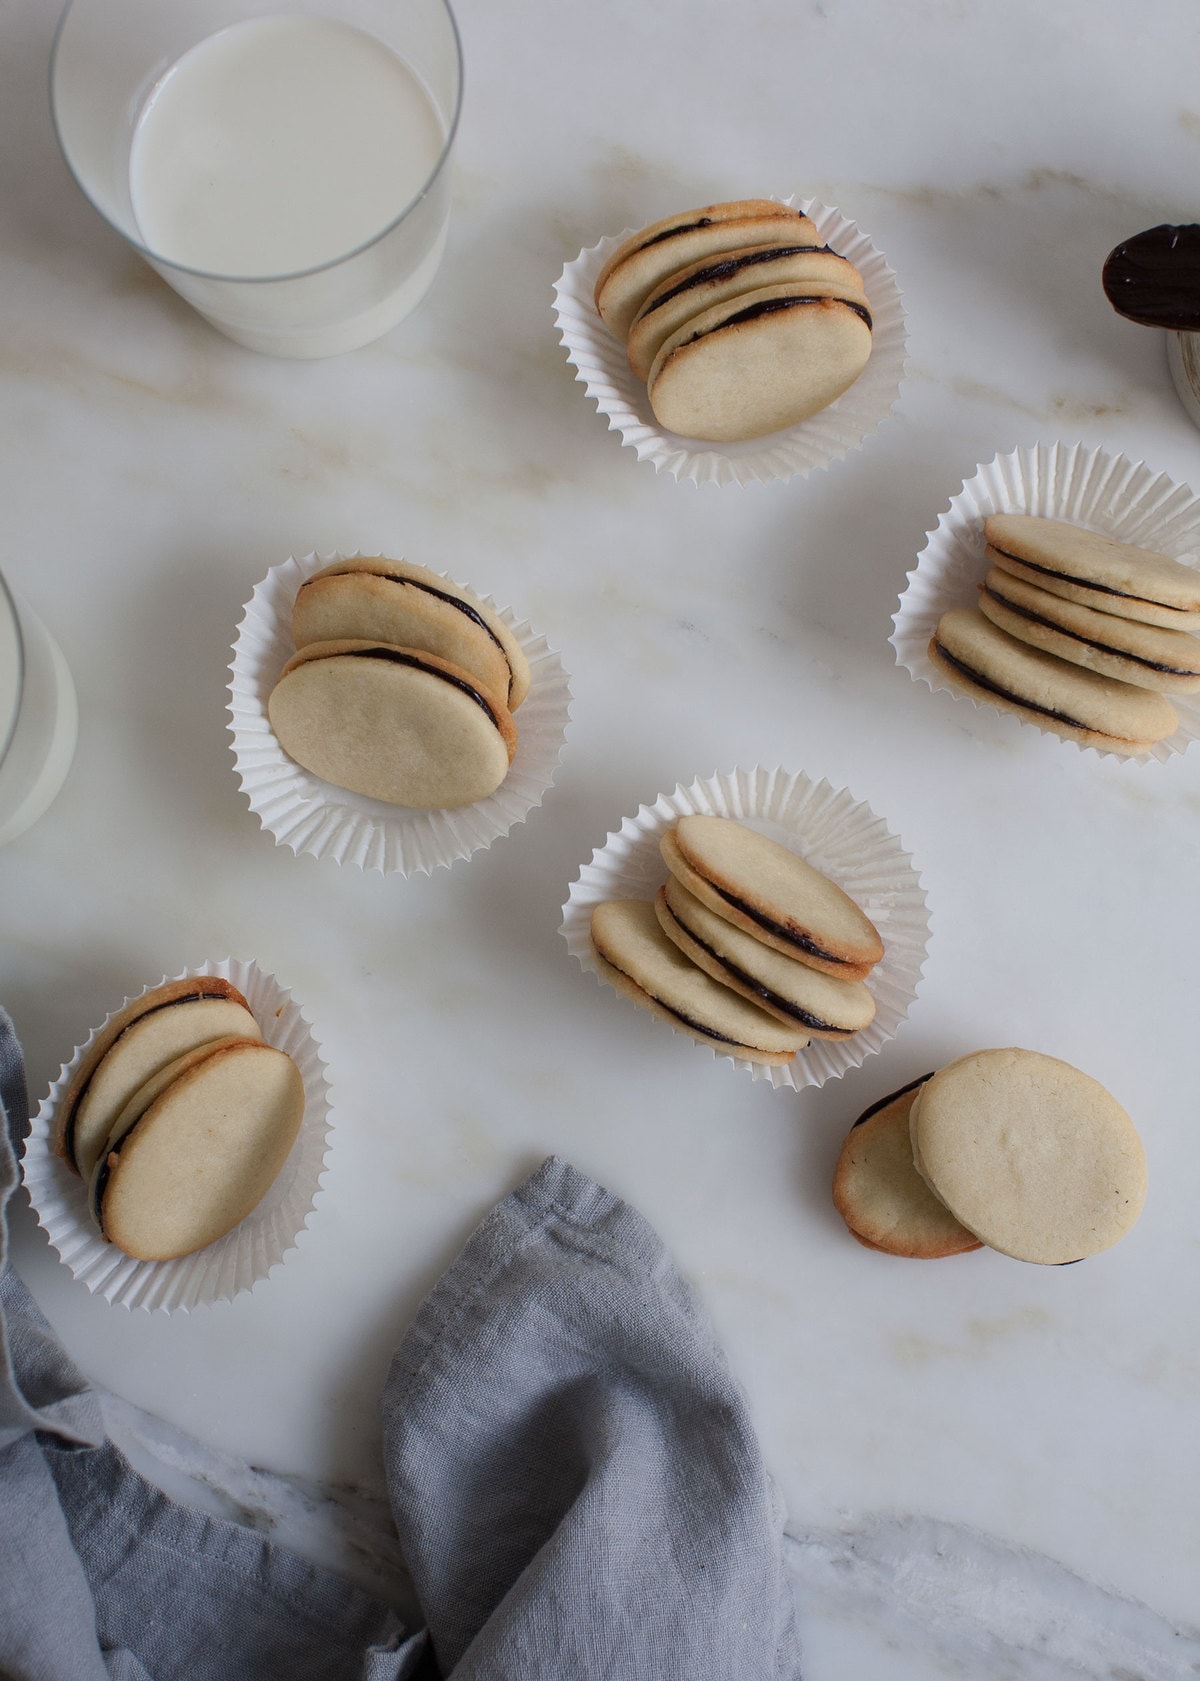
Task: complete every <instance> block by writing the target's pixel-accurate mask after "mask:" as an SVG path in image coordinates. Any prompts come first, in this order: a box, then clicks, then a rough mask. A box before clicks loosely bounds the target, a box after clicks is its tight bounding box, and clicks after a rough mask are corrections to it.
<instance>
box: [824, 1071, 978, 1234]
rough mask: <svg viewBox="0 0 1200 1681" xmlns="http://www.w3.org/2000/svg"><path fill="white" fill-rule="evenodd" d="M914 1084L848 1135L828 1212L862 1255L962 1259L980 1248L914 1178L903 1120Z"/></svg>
mask: <svg viewBox="0 0 1200 1681" xmlns="http://www.w3.org/2000/svg"><path fill="white" fill-rule="evenodd" d="M930 1077H931V1076H930V1075H928V1074H923V1075H922V1076H921V1078H920V1079H918V1080H914V1081H912V1083H911V1084H910V1085H907V1086H903V1087H902V1088H901V1089H900V1090H899V1091H896V1092H891V1093H889V1095H888V1096H887V1097H883V1098H880V1100H879V1102H878V1103H874V1104H872V1105H871V1107H870V1108H869V1109H867V1110H865V1111H864V1113H863V1114H861V1115H860V1116H859V1117H858V1119H857V1121H855V1123H854V1126H853V1127H852V1128H851V1130H850V1133H849V1135H848V1136H847V1138H846V1141H845V1143H844V1144H843V1145H842V1151H841V1155H840V1156H839V1157H838V1163H837V1168H836V1170H835V1172H834V1176H833V1201H834V1206H835V1208H836V1209H837V1211H838V1213H839V1214H840V1215H841V1216H842V1219H843V1220H844V1221H845V1222H846V1225H847V1228H848V1229H849V1231H850V1234H851V1236H852V1237H854V1238H856V1239H857V1240H858V1242H859V1243H861V1244H862V1245H863V1247H864V1248H866V1249H878V1250H880V1251H881V1252H882V1253H884V1254H887V1255H903V1256H905V1257H907V1258H909V1259H912V1260H937V1259H939V1258H941V1257H944V1256H949V1255H965V1254H967V1253H969V1252H970V1251H971V1250H973V1249H981V1248H982V1247H983V1245H982V1243H981V1241H980V1239H979V1238H977V1237H976V1236H975V1234H974V1233H973V1232H970V1231H968V1230H967V1228H966V1227H965V1226H964V1225H963V1224H962V1223H961V1221H959V1220H956V1219H955V1217H954V1215H953V1214H951V1212H950V1210H949V1209H948V1208H947V1207H946V1205H945V1203H943V1202H942V1201H941V1200H940V1199H939V1198H938V1197H936V1196H935V1195H934V1193H933V1192H932V1191H931V1190H930V1188H929V1186H928V1185H927V1184H926V1183H925V1181H924V1179H922V1177H921V1175H920V1174H919V1173H918V1172H917V1169H916V1166H915V1164H914V1162H913V1153H912V1142H911V1139H910V1136H909V1115H910V1111H911V1109H912V1106H913V1103H914V1102H915V1100H916V1098H917V1095H918V1093H919V1092H920V1089H921V1087H922V1086H923V1085H924V1084H925V1082H926V1081H927V1080H928V1079H930Z"/></svg>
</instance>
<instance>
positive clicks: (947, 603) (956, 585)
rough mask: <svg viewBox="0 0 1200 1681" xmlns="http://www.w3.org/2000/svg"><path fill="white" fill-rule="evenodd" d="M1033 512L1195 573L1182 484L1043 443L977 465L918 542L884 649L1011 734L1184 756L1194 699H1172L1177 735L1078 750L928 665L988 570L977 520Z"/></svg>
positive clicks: (1194, 522) (1196, 519)
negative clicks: (950, 615) (940, 635)
mask: <svg viewBox="0 0 1200 1681" xmlns="http://www.w3.org/2000/svg"><path fill="white" fill-rule="evenodd" d="M998 513H1007V514H1036V515H1037V516H1038V517H1039V518H1043V519H1061V520H1067V521H1069V522H1070V523H1071V524H1072V525H1082V526H1087V527H1088V528H1089V529H1090V530H1092V531H1099V532H1102V533H1103V534H1104V535H1105V536H1107V537H1115V538H1116V539H1117V540H1118V542H1122V543H1135V544H1136V545H1137V546H1138V547H1139V548H1143V549H1157V550H1158V551H1159V552H1160V553H1162V554H1167V555H1170V556H1171V557H1172V558H1173V559H1175V560H1178V561H1181V562H1182V563H1183V564H1184V565H1186V566H1197V567H1200V501H1197V499H1196V497H1195V496H1194V495H1193V493H1192V492H1191V490H1189V489H1188V487H1187V486H1186V485H1181V484H1176V483H1175V482H1174V480H1172V479H1169V478H1167V476H1166V474H1165V473H1155V472H1152V471H1151V469H1150V468H1149V467H1147V466H1146V464H1145V462H1144V461H1130V460H1129V459H1128V458H1127V457H1126V456H1124V455H1109V454H1108V453H1107V452H1106V451H1105V450H1102V449H1085V448H1084V447H1083V445H1082V444H1062V443H1046V444H1035V445H1032V446H1029V447H1026V448H1022V449H1016V450H1014V451H1013V452H1012V454H1011V455H1001V456H997V457H996V459H995V460H994V461H989V462H987V463H986V464H985V465H984V466H981V467H977V468H976V470H975V472H974V474H973V475H972V477H971V478H969V479H968V480H967V481H966V483H965V484H964V485H963V487H962V489H961V490H960V491H958V493H957V494H956V495H955V496H954V497H952V498H951V501H950V506H949V507H948V508H947V509H946V511H945V512H944V513H943V514H942V515H941V517H940V518H939V520H938V522H937V525H936V526H935V527H934V528H933V530H932V531H930V532H929V533H928V534H927V536H926V538H925V546H924V548H923V549H922V550H921V553H920V554H919V556H918V557H917V564H916V567H915V569H914V570H913V571H912V572H910V573H909V574H908V582H907V584H906V585H905V588H904V592H903V594H902V595H901V597H900V606H899V609H898V611H897V613H896V615H895V617H894V619H893V621H892V622H893V624H894V626H895V629H894V631H893V633H892V637H891V644H892V647H893V648H894V649H895V650H896V661H897V663H898V664H899V665H902V666H903V667H904V669H905V670H906V671H907V672H908V674H909V675H910V677H912V678H913V679H914V681H916V682H918V683H927V684H928V685H929V687H930V688H931V689H933V690H934V692H935V693H936V692H938V691H941V690H945V691H946V692H947V693H949V694H951V695H953V697H954V698H955V700H956V701H960V702H965V703H967V704H969V705H972V706H976V707H980V706H982V707H988V709H989V710H991V711H994V712H998V713H999V715H1000V716H1001V717H1003V718H1004V719H1005V721H1006V723H1007V724H1010V725H1011V726H1012V727H1013V728H1014V729H1036V730H1039V731H1040V732H1041V734H1043V735H1049V736H1053V738H1054V740H1055V741H1059V742H1061V743H1062V745H1063V746H1064V747H1069V748H1070V749H1071V750H1072V751H1078V752H1086V753H1096V754H1099V755H1101V756H1103V757H1106V758H1114V759H1117V760H1121V761H1124V760H1128V759H1130V758H1133V759H1134V762H1135V763H1136V762H1140V761H1142V760H1145V759H1153V760H1156V761H1157V762H1158V763H1159V764H1163V763H1165V762H1166V761H1167V760H1168V759H1171V758H1174V756H1175V755H1176V754H1178V753H1182V752H1184V751H1185V749H1186V748H1187V746H1188V744H1189V743H1190V742H1192V741H1195V740H1196V738H1197V736H1198V735H1200V696H1197V695H1169V696H1168V697H1167V698H1168V699H1169V700H1170V702H1171V705H1172V706H1173V707H1174V708H1175V711H1176V713H1177V714H1178V716H1179V728H1178V729H1177V730H1176V731H1175V734H1174V735H1171V736H1168V737H1167V739H1166V740H1165V741H1160V742H1157V743H1156V744H1155V745H1154V746H1153V747H1151V748H1149V749H1148V750H1147V751H1146V752H1145V753H1143V754H1138V755H1136V756H1134V755H1131V754H1124V753H1118V752H1115V751H1114V750H1113V749H1111V748H1107V747H1085V746H1083V745H1082V744H1081V743H1079V742H1075V741H1068V740H1066V739H1064V738H1063V737H1062V736H1059V735H1056V734H1055V732H1054V731H1053V730H1048V729H1045V728H1043V726H1042V725H1041V724H1039V723H1038V722H1037V720H1036V719H1035V718H1034V717H1032V716H1030V717H1028V718H1025V717H1020V718H1018V717H1017V716H1016V715H1015V714H1014V713H1011V712H1008V711H1007V710H1002V709H1000V708H998V707H992V706H990V703H989V702H988V701H986V700H985V699H984V698H983V697H982V696H979V697H976V696H974V695H968V694H964V693H963V692H962V691H961V690H959V689H956V688H954V687H953V686H952V685H951V684H950V683H948V682H947V680H946V679H945V677H943V676H942V674H941V672H940V671H938V670H937V668H936V667H935V666H934V665H933V663H932V661H931V660H930V658H929V654H928V651H927V650H928V647H929V641H930V638H931V637H932V636H933V633H934V631H935V630H936V629H937V623H938V620H939V619H940V618H941V616H942V614H943V613H944V612H946V611H947V609H948V608H951V607H974V606H975V605H976V603H977V601H978V586H979V585H980V584H981V583H982V582H983V580H984V577H985V576H986V574H987V571H988V562H987V560H986V559H985V558H984V546H985V545H984V536H983V522H984V520H985V519H986V518H987V517H988V515H989V514H998Z"/></svg>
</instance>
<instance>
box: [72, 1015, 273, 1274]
mask: <svg viewBox="0 0 1200 1681" xmlns="http://www.w3.org/2000/svg"><path fill="white" fill-rule="evenodd" d="M303 1115H304V1082H303V1080H302V1079H301V1077H300V1072H299V1070H298V1069H297V1067H296V1065H295V1063H294V1062H293V1061H292V1059H291V1058H290V1057H289V1056H288V1055H287V1054H286V1053H285V1052H284V1051H280V1050H275V1049H274V1048H273V1047H271V1046H269V1045H264V1044H260V1043H254V1042H253V1041H248V1040H239V1041H234V1042H229V1043H225V1044H222V1045H220V1046H217V1047H215V1048H213V1047H210V1048H209V1054H208V1055H206V1056H200V1057H196V1058H194V1059H191V1060H190V1062H189V1065H188V1066H187V1067H186V1068H185V1069H184V1070H183V1071H182V1072H180V1073H179V1074H178V1076H177V1077H176V1078H175V1079H174V1080H172V1081H171V1082H170V1083H169V1084H167V1085H166V1086H165V1087H164V1088H163V1089H161V1090H158V1091H157V1095H156V1096H155V1097H154V1098H153V1099H152V1100H151V1101H150V1102H148V1104H147V1105H146V1107H145V1108H143V1109H142V1110H141V1112H140V1114H138V1115H137V1116H136V1118H134V1119H133V1120H132V1121H131V1123H130V1124H129V1126H128V1129H127V1130H126V1131H125V1133H124V1135H123V1137H122V1138H121V1139H120V1140H119V1141H118V1142H117V1143H116V1144H115V1145H114V1146H113V1148H111V1149H109V1150H106V1151H105V1153H104V1155H103V1156H102V1157H101V1159H100V1160H99V1162H98V1163H97V1164H96V1169H95V1172H94V1174H93V1179H92V1187H91V1201H92V1208H93V1211H94V1212H95V1214H96V1217H97V1219H98V1220H99V1223H100V1228H101V1231H102V1232H103V1234H104V1236H105V1237H106V1238H107V1239H108V1240H109V1241H110V1242H112V1243H115V1244H116V1245H117V1247H118V1248H119V1249H122V1250H123V1251H124V1252H125V1253H126V1254H127V1255H132V1256H134V1257H135V1258H136V1259H138V1260H142V1261H162V1260H170V1259H173V1258H175V1257H176V1256H180V1255H190V1254H192V1253H193V1252H194V1251H195V1250H197V1249H202V1248H204V1247H205V1245H206V1244H209V1243H213V1242H215V1241H216V1239H217V1238H219V1237H223V1236H224V1235H225V1233H226V1232H228V1231H231V1230H232V1229H233V1227H234V1226H236V1225H237V1224H238V1222H239V1221H241V1220H244V1219H245V1217H246V1215H247V1214H249V1213H250V1211H251V1210H252V1209H253V1208H255V1207H256V1206H257V1205H258V1203H259V1202H260V1201H261V1200H262V1198H263V1197H264V1196H265V1195H266V1193H267V1191H268V1190H269V1189H270V1186H271V1184H272V1182H273V1181H274V1179H275V1176H276V1174H277V1173H278V1172H279V1170H280V1168H281V1167H282V1166H283V1164H284V1161H285V1160H286V1159H287V1155H288V1152H289V1150H290V1149H291V1147H292V1144H293V1143H294V1141H295V1138H296V1134H297V1132H298V1131H299V1129H300V1122H301V1120H302V1119H303Z"/></svg>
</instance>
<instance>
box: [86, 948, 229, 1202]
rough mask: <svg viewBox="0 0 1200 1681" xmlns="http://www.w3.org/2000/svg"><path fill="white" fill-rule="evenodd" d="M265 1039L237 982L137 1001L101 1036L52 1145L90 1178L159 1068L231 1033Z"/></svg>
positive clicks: (213, 980)
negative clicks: (119, 1121)
mask: <svg viewBox="0 0 1200 1681" xmlns="http://www.w3.org/2000/svg"><path fill="white" fill-rule="evenodd" d="M231 1033H234V1034H237V1035H239V1036H240V1037H242V1038H245V1039H260V1038H261V1037H262V1034H261V1032H260V1031H259V1026H258V1023H257V1022H256V1021H255V1019H254V1016H253V1014H252V1013H251V1010H250V1006H249V1004H248V1003H247V1002H246V1000H245V998H244V997H243V996H242V994H241V993H240V992H239V991H238V989H237V987H235V986H234V985H233V983H232V982H231V981H226V980H222V979H221V978H220V976H217V975H193V976H190V977H188V978H186V979H184V980H180V981H167V982H166V983H165V984H164V985H162V986H159V987H153V988H152V989H151V990H150V991H149V992H146V993H143V995H142V996H141V997H140V998H135V999H134V1000H133V1002H132V1003H130V1004H128V1005H126V1007H125V1008H124V1009H123V1010H120V1011H119V1012H118V1013H117V1014H116V1015H115V1016H114V1017H113V1018H112V1020H111V1021H110V1022H109V1023H108V1024H107V1026H106V1027H104V1028H103V1029H102V1031H101V1032H100V1033H99V1034H98V1035H97V1036H96V1039H95V1041H94V1042H93V1044H92V1046H91V1049H90V1050H89V1051H88V1052H87V1054H86V1055H85V1056H84V1058H83V1059H82V1061H81V1062H80V1065H79V1067H78V1068H77V1069H76V1071H75V1074H74V1077H73V1078H72V1080H71V1082H70V1084H69V1086H68V1087H67V1090H66V1092H65V1093H64V1094H63V1098H62V1102H61V1103H60V1104H59V1107H58V1113H57V1117H56V1120H55V1140H54V1147H55V1150H56V1151H57V1153H58V1154H59V1155H60V1156H61V1157H62V1158H63V1160H64V1161H65V1162H66V1163H67V1164H68V1166H69V1167H71V1168H73V1169H74V1170H75V1172H76V1173H80V1174H82V1175H83V1177H84V1178H85V1179H86V1178H88V1177H89V1175H90V1174H91V1171H92V1168H93V1167H94V1166H95V1163H96V1157H97V1155H98V1154H99V1152H100V1150H101V1148H102V1147H103V1144H104V1140H105V1139H106V1138H107V1136H108V1133H109V1130H110V1128H111V1127H112V1124H113V1121H114V1119H115V1118H116V1116H117V1114H118V1113H119V1111H120V1110H121V1108H122V1107H123V1106H124V1104H125V1103H126V1102H127V1101H128V1100H129V1098H130V1097H131V1096H132V1094H133V1093H134V1092H135V1091H137V1089H138V1088H139V1087H140V1086H141V1085H142V1084H143V1083H144V1082H145V1081H146V1080H148V1079H149V1078H150V1077H151V1075H153V1074H155V1073H157V1071H158V1070H159V1069H160V1068H163V1067H165V1066H166V1064H167V1063H169V1062H172V1061H173V1060H174V1059H175V1058H176V1057H178V1056H181V1055H182V1054H183V1053H184V1052H185V1051H189V1050H192V1049H194V1048H195V1047H196V1046H197V1045H204V1044H208V1043H210V1042H211V1041H213V1040H215V1039H219V1038H222V1037H224V1036H225V1035H227V1034H231Z"/></svg>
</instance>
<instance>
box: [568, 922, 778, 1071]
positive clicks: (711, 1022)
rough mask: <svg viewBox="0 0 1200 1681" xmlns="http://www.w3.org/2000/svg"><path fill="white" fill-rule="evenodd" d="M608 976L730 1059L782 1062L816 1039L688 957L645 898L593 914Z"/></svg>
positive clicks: (595, 946)
mask: <svg viewBox="0 0 1200 1681" xmlns="http://www.w3.org/2000/svg"><path fill="white" fill-rule="evenodd" d="M591 942H592V950H593V952H594V953H595V955H596V958H597V961H598V966H599V970H600V973H601V975H602V976H603V977H604V979H605V980H606V981H607V982H608V983H609V985H610V986H612V987H614V988H615V989H616V991H617V992H619V993H620V994H621V995H622V996H623V997H625V998H629V999H631V1000H632V1001H633V1003H635V1004H638V1005H640V1006H641V1007H642V1008H643V1009H645V1010H649V1011H650V1012H651V1013H652V1014H653V1015H656V1016H658V1017H659V1018H660V1019H661V1020H663V1021H665V1022H667V1024H668V1025H669V1026H671V1027H673V1028H676V1029H677V1030H679V1031H681V1032H684V1033H687V1034H690V1036H691V1037H692V1038H693V1039H696V1040H698V1041H699V1042H700V1043H701V1044H704V1045H711V1046H712V1048H713V1049H714V1050H716V1051H720V1052H721V1053H722V1054H724V1055H725V1056H737V1057H744V1058H745V1059H746V1060H747V1061H748V1062H757V1063H765V1064H766V1065H768V1066H771V1067H781V1066H782V1065H783V1064H784V1063H787V1062H790V1061H791V1060H792V1058H793V1057H794V1056H795V1054H796V1052H797V1051H799V1050H802V1049H803V1048H804V1046H805V1045H807V1043H808V1035H807V1033H806V1032H804V1030H803V1029H801V1028H799V1027H796V1026H794V1025H793V1026H788V1027H785V1026H784V1025H783V1024H782V1022H780V1021H777V1020H776V1018H775V1017H774V1016H769V1015H768V1014H767V1013H766V1011H765V1010H759V1009H756V1008H755V1007H754V1005H753V1004H749V1003H747V1002H746V1000H745V999H744V998H740V997H739V996H738V995H737V993H736V992H731V991H730V990H729V988H728V987H726V986H721V985H719V984H718V983H717V982H716V981H714V980H713V979H711V977H710V976H708V975H706V974H705V973H704V971H703V970H702V969H698V968H697V967H696V965H695V964H694V963H693V962H691V960H690V959H689V958H687V957H685V956H684V955H683V953H682V952H681V951H680V950H679V948H678V946H676V945H674V944H673V943H672V942H671V941H670V940H669V939H668V938H667V936H666V935H665V934H664V933H663V931H662V928H661V927H660V926H659V922H658V918H657V916H656V915H655V912H654V906H653V904H651V903H650V902H649V901H648V900H645V899H613V900H610V901H609V902H608V903H607V904H602V905H597V906H596V908H595V910H594V911H593V912H592V919H591Z"/></svg>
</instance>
